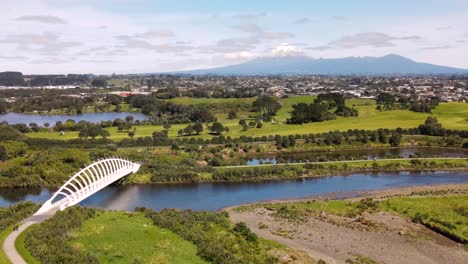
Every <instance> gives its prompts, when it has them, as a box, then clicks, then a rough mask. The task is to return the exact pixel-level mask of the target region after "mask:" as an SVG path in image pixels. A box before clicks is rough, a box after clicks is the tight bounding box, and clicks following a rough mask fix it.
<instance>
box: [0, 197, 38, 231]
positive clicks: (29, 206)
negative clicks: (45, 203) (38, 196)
mask: <svg viewBox="0 0 468 264" xmlns="http://www.w3.org/2000/svg"><path fill="white" fill-rule="evenodd" d="M37 209H38V206H37V205H36V204H34V203H32V202H21V203H17V204H15V205H12V206H10V207H6V208H2V207H0V233H1V232H2V231H4V230H5V229H6V228H8V227H9V226H11V225H13V224H17V223H19V222H20V221H21V220H23V219H25V218H27V217H28V216H30V215H32V214H33V213H35V212H36V211H37Z"/></svg>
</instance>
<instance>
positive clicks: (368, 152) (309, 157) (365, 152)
mask: <svg viewBox="0 0 468 264" xmlns="http://www.w3.org/2000/svg"><path fill="white" fill-rule="evenodd" d="M391 157H395V158H397V157H401V158H409V157H447V158H463V157H467V158H468V150H464V149H451V148H437V147H405V148H386V149H359V150H339V151H308V152H298V153H277V154H261V155H253V156H250V157H249V158H247V159H246V160H245V161H243V162H245V163H244V164H247V165H258V164H277V163H278V162H280V163H297V162H307V161H311V162H316V161H333V160H374V159H383V158H391Z"/></svg>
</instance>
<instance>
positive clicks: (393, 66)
mask: <svg viewBox="0 0 468 264" xmlns="http://www.w3.org/2000/svg"><path fill="white" fill-rule="evenodd" d="M177 73H183V74H193V75H203V74H207V75H208V74H212V75H281V74H284V75H294V74H297V75H301V74H302V75H313V74H317V75H392V74H394V75H411V74H415V75H418V74H465V73H468V69H459V68H454V67H448V66H440V65H435V64H430V63H423V62H416V61H414V60H411V59H409V58H406V57H403V56H400V55H397V54H388V55H385V56H382V57H344V58H333V59H325V58H318V59H315V58H311V57H307V56H281V57H261V58H256V59H253V60H250V61H247V62H243V63H239V64H234V65H228V66H222V67H217V68H211V69H198V70H189V71H179V72H177Z"/></svg>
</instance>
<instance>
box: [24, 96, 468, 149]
mask: <svg viewBox="0 0 468 264" xmlns="http://www.w3.org/2000/svg"><path fill="white" fill-rule="evenodd" d="M314 99H315V96H297V97H290V98H286V99H281V101H280V102H281V104H282V105H283V107H282V108H281V110H280V111H278V113H277V116H275V117H274V120H275V121H273V122H265V123H263V128H260V129H258V128H250V129H249V130H248V131H242V127H241V126H239V125H238V123H239V118H251V117H253V116H254V115H255V113H251V112H249V111H248V109H249V106H250V105H251V103H252V102H253V100H254V99H253V98H229V99H218V98H213V99H211V98H174V99H171V100H169V101H172V102H175V103H179V104H195V105H196V104H199V105H205V106H207V107H209V108H210V109H212V111H214V112H215V114H216V117H217V118H218V120H219V121H220V122H221V123H222V124H224V125H227V127H229V130H230V131H229V132H228V133H224V135H225V136H231V137H233V138H236V137H240V136H242V135H244V136H268V135H275V134H279V135H290V134H309V133H322V132H328V131H333V130H348V129H368V130H375V129H378V128H390V129H394V128H397V127H401V128H414V127H417V126H418V125H420V124H422V123H423V122H424V120H425V119H426V118H427V117H428V116H430V115H431V114H426V113H416V112H412V111H409V110H396V111H382V112H380V111H378V110H376V105H375V101H374V100H369V99H353V100H347V102H346V103H347V104H348V105H349V106H354V107H355V108H356V109H357V110H358V111H359V117H354V118H343V117H338V118H337V119H336V120H330V121H325V122H320V123H309V124H303V125H288V124H286V119H287V118H289V116H290V112H291V110H292V106H293V105H294V104H297V103H301V102H302V103H312V102H313V100H314ZM227 109H236V110H237V111H238V118H237V119H233V120H230V119H228V118H227V115H228V112H229V111H227ZM432 116H434V117H436V118H437V119H438V120H439V121H440V122H441V123H442V124H443V126H444V127H445V128H447V129H460V130H466V129H468V119H467V118H466V117H467V116H468V104H467V103H455V102H452V103H441V104H440V105H439V106H438V107H437V108H436V109H434V110H433V113H432ZM186 126H187V125H186V124H183V125H173V126H172V127H171V128H170V129H169V137H172V138H174V137H177V131H178V130H180V129H183V128H184V127H186ZM108 130H109V132H110V133H111V137H110V138H111V139H114V140H121V139H123V138H128V135H127V133H119V132H118V131H117V128H115V127H113V128H108ZM161 130H163V127H162V126H136V135H135V136H136V137H143V136H151V134H152V133H153V132H154V131H161ZM208 132H209V131H208V129H207V128H206V127H205V130H204V131H203V133H202V134H201V135H197V136H196V135H194V136H191V137H201V138H211V137H212V135H210V134H209V133H208ZM28 136H30V137H37V138H53V139H72V138H77V137H78V132H67V133H66V134H65V135H63V136H60V135H59V133H58V132H38V133H30V134H28Z"/></svg>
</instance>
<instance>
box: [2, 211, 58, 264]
mask: <svg viewBox="0 0 468 264" xmlns="http://www.w3.org/2000/svg"><path fill="white" fill-rule="evenodd" d="M55 212H56V210H54V211H49V212H47V213H45V214H41V215H33V216H31V217H29V218H26V219H25V220H23V221H22V222H21V225H20V226H19V228H18V230H17V231H13V232H12V233H10V235H8V236H7V237H6V239H5V241H4V242H3V251H4V252H5V254H6V255H7V257H8V258H9V259H10V261H11V263H13V264H27V263H26V261H24V259H23V258H22V257H21V255H20V254H19V253H18V251H17V250H16V247H15V241H16V239H17V238H18V236H19V235H20V234H21V233H22V232H23V231H24V230H26V229H27V228H28V227H30V226H31V225H34V224H39V223H41V222H43V221H44V220H46V219H48V218H50V217H52V216H53V215H54V214H55Z"/></svg>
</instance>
